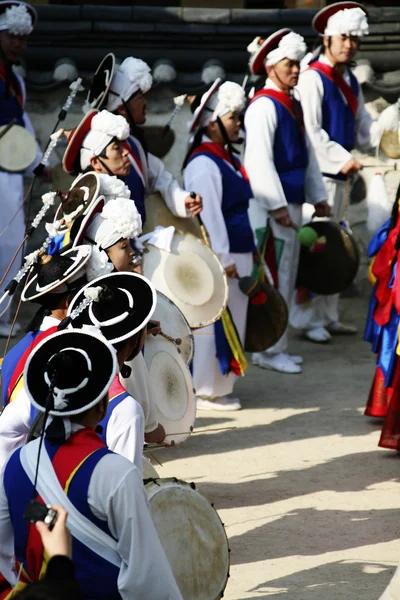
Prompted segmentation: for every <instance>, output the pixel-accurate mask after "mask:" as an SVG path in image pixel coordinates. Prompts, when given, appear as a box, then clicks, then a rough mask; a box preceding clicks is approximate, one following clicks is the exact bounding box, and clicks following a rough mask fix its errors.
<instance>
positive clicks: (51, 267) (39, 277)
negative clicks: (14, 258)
mask: <svg viewBox="0 0 400 600" xmlns="http://www.w3.org/2000/svg"><path fill="white" fill-rule="evenodd" d="M90 255H91V247H90V246H89V245H83V246H77V247H76V248H71V249H69V250H66V251H65V252H63V253H62V254H56V255H54V256H46V257H45V259H46V262H43V263H42V264H39V265H37V273H36V275H34V276H33V277H32V279H30V280H29V281H28V283H27V284H26V286H25V287H24V289H23V291H22V294H21V298H22V301H23V302H29V301H32V300H36V299H37V298H40V297H41V296H44V295H45V294H57V293H59V294H61V293H63V292H67V291H68V286H69V285H70V284H71V283H73V282H76V281H77V280H78V279H80V278H83V277H85V274H86V268H85V265H86V263H87V262H88V260H89V258H90ZM82 283H84V281H83V282H82Z"/></svg>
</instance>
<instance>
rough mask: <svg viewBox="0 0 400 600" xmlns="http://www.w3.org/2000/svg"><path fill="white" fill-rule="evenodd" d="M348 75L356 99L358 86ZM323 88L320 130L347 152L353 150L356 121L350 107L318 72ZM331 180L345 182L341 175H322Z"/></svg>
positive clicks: (338, 91) (325, 77) (333, 85)
mask: <svg viewBox="0 0 400 600" xmlns="http://www.w3.org/2000/svg"><path fill="white" fill-rule="evenodd" d="M349 73H350V86H351V89H352V90H353V93H354V94H355V95H356V96H357V97H358V94H359V84H358V81H357V78H356V77H355V76H354V75H353V73H352V72H351V71H349ZM318 75H319V76H320V77H321V80H322V84H323V86H324V97H323V100H322V128H323V129H324V130H325V131H326V132H327V134H328V135H329V138H330V139H331V140H332V141H333V142H336V143H338V144H340V145H341V146H343V148H345V149H346V150H347V151H348V152H351V151H352V150H354V146H355V141H356V121H355V118H354V115H353V112H352V110H351V108H350V106H349V105H348V104H347V102H346V100H345V99H344V97H343V94H342V92H341V91H340V89H339V87H338V86H337V85H336V83H334V82H333V81H331V80H330V79H329V78H328V77H327V76H326V75H324V74H323V73H320V72H318ZM324 175H326V176H327V177H331V178H332V179H340V180H343V181H344V180H345V179H346V176H345V175H343V174H342V173H338V174H337V175H333V174H332V173H324Z"/></svg>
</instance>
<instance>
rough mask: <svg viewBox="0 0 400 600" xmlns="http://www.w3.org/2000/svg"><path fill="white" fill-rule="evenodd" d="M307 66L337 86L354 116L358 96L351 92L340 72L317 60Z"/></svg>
mask: <svg viewBox="0 0 400 600" xmlns="http://www.w3.org/2000/svg"><path fill="white" fill-rule="evenodd" d="M308 68H309V69H312V70H313V71H317V72H318V73H321V74H322V75H325V77H327V78H328V79H329V80H330V81H332V82H333V83H335V84H336V85H337V86H338V88H339V89H340V91H341V92H342V94H343V96H344V97H345V99H346V102H347V104H348V105H349V106H350V109H351V112H352V113H353V116H354V117H355V116H356V114H357V109H358V98H357V96H356V94H355V93H354V92H353V90H352V88H351V86H350V85H349V84H348V83H346V81H345V80H344V78H343V76H342V74H341V73H340V72H339V71H338V70H337V69H335V68H334V67H331V66H330V65H326V64H325V63H321V62H319V61H316V62H314V63H312V64H311V65H310V66H309V67H308Z"/></svg>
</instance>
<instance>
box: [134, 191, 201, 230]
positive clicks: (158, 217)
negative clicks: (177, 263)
mask: <svg viewBox="0 0 400 600" xmlns="http://www.w3.org/2000/svg"><path fill="white" fill-rule="evenodd" d="M145 205H146V223H145V224H144V227H143V233H149V232H150V231H153V230H154V229H155V228H156V227H157V225H162V227H169V226H170V225H173V227H175V229H177V230H178V231H184V232H185V233H191V234H192V235H195V236H196V237H198V238H200V239H201V230H200V225H199V222H198V220H197V219H191V218H188V219H183V218H181V217H176V216H175V215H174V214H172V212H171V211H170V210H169V208H168V206H167V205H166V203H165V201H164V198H163V197H162V196H161V194H160V193H158V192H156V193H154V194H149V195H148V196H146V202H145Z"/></svg>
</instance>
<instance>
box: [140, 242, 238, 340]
mask: <svg viewBox="0 0 400 600" xmlns="http://www.w3.org/2000/svg"><path fill="white" fill-rule="evenodd" d="M147 249H148V252H147V253H145V254H144V255H143V263H142V266H143V274H144V275H145V277H147V278H148V279H150V281H151V282H152V283H153V285H154V287H155V288H156V290H158V291H159V292H162V293H163V294H165V296H167V298H169V299H170V300H172V301H173V302H174V304H176V305H177V307H178V308H179V309H180V310H181V311H182V313H183V314H184V316H185V318H186V320H187V322H188V323H189V325H190V327H191V328H192V329H196V328H199V327H205V326H206V325H211V324H212V323H214V322H215V321H216V320H217V319H219V317H220V316H221V314H222V313H223V311H224V310H225V308H226V305H227V303H228V290H229V288H228V281H227V278H226V275H225V272H224V268H223V266H222V265H221V263H220V262H219V260H218V258H217V256H216V255H215V254H214V252H213V251H212V250H211V249H210V248H208V246H206V245H205V244H204V242H202V241H200V240H199V239H197V238H196V237H195V236H193V235H191V234H183V233H175V235H174V239H173V240H172V244H171V252H166V251H165V250H160V249H159V248H156V247H155V246H151V245H150V244H148V245H147Z"/></svg>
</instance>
